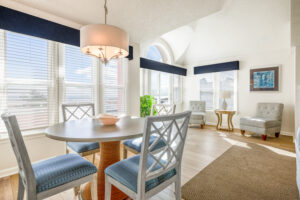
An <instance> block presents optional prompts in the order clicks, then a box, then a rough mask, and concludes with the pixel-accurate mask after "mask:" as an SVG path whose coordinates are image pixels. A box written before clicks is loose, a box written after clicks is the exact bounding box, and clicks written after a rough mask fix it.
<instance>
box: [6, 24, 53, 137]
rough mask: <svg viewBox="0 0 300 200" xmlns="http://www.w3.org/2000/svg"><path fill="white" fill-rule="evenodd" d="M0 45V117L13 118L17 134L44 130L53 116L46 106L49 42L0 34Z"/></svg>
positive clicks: (50, 73) (49, 82) (49, 80)
mask: <svg viewBox="0 0 300 200" xmlns="http://www.w3.org/2000/svg"><path fill="white" fill-rule="evenodd" d="M0 44H1V45H0V58H1V59H0V60H1V61H0V113H3V112H7V111H8V112H10V113H12V114H15V115H16V116H17V119H18V122H19V125H20V128H21V130H29V129H36V128H44V127H47V126H48V125H49V124H50V123H51V118H50V117H49V116H50V115H51V114H53V112H56V111H55V109H53V108H51V105H52V104H49V98H50V97H49V91H51V90H52V88H53V87H55V85H54V84H53V80H52V79H53V76H54V74H53V73H54V71H55V70H53V62H54V60H53V51H52V50H53V42H50V41H47V40H44V39H40V38H36V37H31V36H27V35H22V34H17V33H13V32H9V31H3V30H0ZM53 115H54V114H53ZM0 132H6V130H5V127H4V124H3V122H2V120H1V122H0Z"/></svg>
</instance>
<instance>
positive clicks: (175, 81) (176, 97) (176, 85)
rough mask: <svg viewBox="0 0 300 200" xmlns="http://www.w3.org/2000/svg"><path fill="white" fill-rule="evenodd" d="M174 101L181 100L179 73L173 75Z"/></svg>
mask: <svg viewBox="0 0 300 200" xmlns="http://www.w3.org/2000/svg"><path fill="white" fill-rule="evenodd" d="M173 96H174V102H176V103H177V102H181V81H180V76H179V75H173Z"/></svg>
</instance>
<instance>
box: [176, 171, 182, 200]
mask: <svg viewBox="0 0 300 200" xmlns="http://www.w3.org/2000/svg"><path fill="white" fill-rule="evenodd" d="M175 199H176V200H181V184H180V177H179V176H178V178H177V180H176V181H175Z"/></svg>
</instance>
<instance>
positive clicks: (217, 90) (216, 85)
mask: <svg viewBox="0 0 300 200" xmlns="http://www.w3.org/2000/svg"><path fill="white" fill-rule="evenodd" d="M232 71H233V76H234V88H233V93H234V97H233V99H234V102H233V104H234V105H233V110H235V111H236V112H237V113H238V110H239V108H238V90H237V87H238V73H237V71H236V70H232ZM220 73H221V72H214V73H210V74H212V76H213V108H212V109H207V110H206V111H208V112H213V111H214V110H216V109H221V108H220V107H219V106H220V105H219V99H220V87H219V86H220ZM203 75H204V74H202V76H203ZM200 76H201V75H200ZM198 81H199V82H198V84H199V99H200V93H201V86H200V78H199V80H198Z"/></svg>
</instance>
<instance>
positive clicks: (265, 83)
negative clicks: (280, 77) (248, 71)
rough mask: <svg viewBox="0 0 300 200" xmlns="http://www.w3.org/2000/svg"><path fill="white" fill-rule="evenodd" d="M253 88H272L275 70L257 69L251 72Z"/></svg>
mask: <svg viewBox="0 0 300 200" xmlns="http://www.w3.org/2000/svg"><path fill="white" fill-rule="evenodd" d="M253 81H254V84H253V87H254V88H274V87H275V71H274V70H270V71H259V72H254V73H253Z"/></svg>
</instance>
